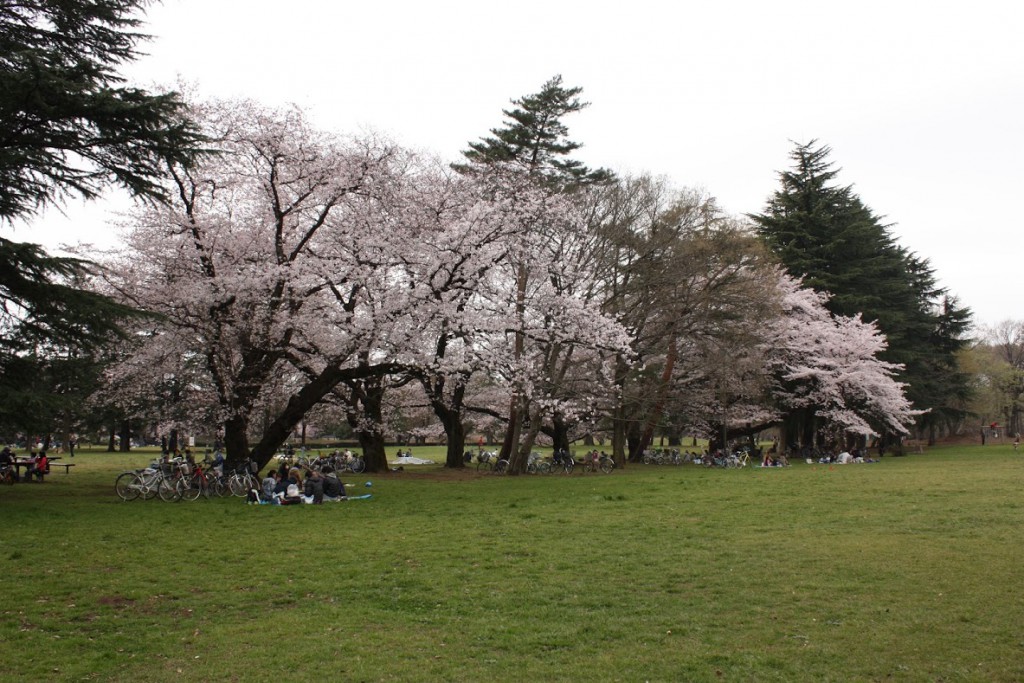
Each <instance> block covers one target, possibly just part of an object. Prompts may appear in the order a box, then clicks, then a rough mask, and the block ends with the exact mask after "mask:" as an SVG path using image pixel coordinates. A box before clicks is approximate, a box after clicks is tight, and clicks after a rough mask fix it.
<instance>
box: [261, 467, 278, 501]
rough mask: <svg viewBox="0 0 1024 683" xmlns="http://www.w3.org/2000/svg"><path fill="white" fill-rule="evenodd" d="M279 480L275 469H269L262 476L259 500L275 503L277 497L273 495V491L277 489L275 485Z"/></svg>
mask: <svg viewBox="0 0 1024 683" xmlns="http://www.w3.org/2000/svg"><path fill="white" fill-rule="evenodd" d="M280 482H281V475H280V473H279V472H278V471H277V470H270V471H269V472H267V476H265V477H263V482H262V485H261V489H262V491H261V492H260V500H261V501H262V502H266V503H276V502H277V497H276V496H275V495H274V492H275V491H276V490H277V485H278V484H279V483H280Z"/></svg>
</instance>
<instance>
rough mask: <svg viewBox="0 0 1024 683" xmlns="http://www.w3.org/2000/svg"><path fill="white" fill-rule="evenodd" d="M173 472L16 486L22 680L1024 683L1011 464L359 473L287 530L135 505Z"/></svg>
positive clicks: (2, 561)
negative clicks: (124, 493) (118, 484)
mask: <svg viewBox="0 0 1024 683" xmlns="http://www.w3.org/2000/svg"><path fill="white" fill-rule="evenodd" d="M414 450H415V454H416V455H417V456H420V457H433V458H435V459H437V460H438V461H440V460H442V459H443V454H442V453H441V451H440V450H436V451H430V450H428V449H424V448H417V449H414ZM147 461H148V455H147V454H132V455H121V454H103V453H98V452H95V453H88V452H87V453H81V454H79V455H78V457H76V458H75V462H76V463H77V466H76V467H75V468H73V471H72V473H71V474H68V475H65V474H63V473H61V471H58V470H55V471H54V473H53V474H51V475H50V477H49V478H48V481H47V482H46V483H44V484H25V485H22V484H19V485H15V486H12V487H4V488H3V489H0V514H2V516H3V520H4V532H3V536H2V538H3V542H2V550H0V569H2V572H3V577H4V579H5V589H4V591H3V593H2V596H3V597H2V600H0V603H2V604H0V652H2V654H3V658H2V659H3V665H2V666H0V679H2V680H11V681H25V680H67V681H83V680H100V681H168V680H174V681H271V680H274V681H282V680H288V681H291V680H296V681H304V680H310V681H321V680H344V681H794V680H799V681H889V680H896V681H1020V680H1024V599H1022V597H1021V591H1020V589H1021V586H1022V583H1024V581H1022V579H1024V568H1022V559H1024V550H1022V539H1024V500H1022V496H1024V493H1022V491H1024V453H1014V452H1013V451H1012V450H1011V449H1010V447H1009V446H996V447H985V448H982V447H959V448H947V449H935V450H932V451H931V452H929V453H928V454H925V455H912V456H908V457H904V458H886V459H885V460H884V461H883V462H881V463H878V464H869V465H848V466H838V465H835V466H828V465H813V466H812V465H805V464H802V463H801V464H797V465H794V466H793V467H791V468H788V469H771V470H761V469H746V470H739V471H736V470H705V469H703V468H699V467H695V466H692V465H690V466H682V467H670V466H643V465H635V466H630V467H629V468H628V469H627V470H625V471H616V472H614V473H613V474H611V475H602V474H587V475H583V474H573V475H570V476H565V475H550V476H523V477H498V476H493V475H477V473H476V472H475V471H470V472H449V471H445V470H444V469H442V468H440V467H438V466H421V467H406V468H405V471H404V472H400V473H391V474H386V475H374V476H361V477H353V476H352V475H349V476H348V477H347V481H348V482H350V483H353V484H355V485H356V486H354V487H353V488H352V489H351V490H352V491H354V492H356V493H363V492H372V494H373V497H372V498H371V499H369V500H362V501H349V502H347V503H336V504H325V505H322V506H312V505H306V506H298V507H284V508H282V507H275V506H247V505H245V504H244V503H243V502H241V500H240V499H237V498H225V499H214V500H202V499H201V500H199V501H197V502H193V503H188V502H181V503H164V502H161V501H159V500H153V501H134V502H130V503H124V502H121V501H120V500H119V499H117V497H116V496H115V495H114V491H113V480H114V477H115V475H116V473H117V472H119V471H121V470H123V469H125V468H127V467H130V466H136V465H139V464H144V463H145V462H147ZM368 480H370V481H372V482H373V486H372V488H369V489H367V488H365V487H364V484H365V482H366V481H368Z"/></svg>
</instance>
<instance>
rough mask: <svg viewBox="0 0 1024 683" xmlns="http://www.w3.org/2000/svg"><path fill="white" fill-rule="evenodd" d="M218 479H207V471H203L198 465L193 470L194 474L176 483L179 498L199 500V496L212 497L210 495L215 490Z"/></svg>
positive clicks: (183, 477)
mask: <svg viewBox="0 0 1024 683" xmlns="http://www.w3.org/2000/svg"><path fill="white" fill-rule="evenodd" d="M216 481H217V479H216V478H215V477H207V476H206V471H205V470H203V468H202V466H201V465H196V466H195V467H194V468H192V472H191V473H190V474H188V475H186V476H182V477H180V478H178V480H177V481H176V482H175V487H176V488H177V489H178V497H179V498H182V499H184V500H198V499H199V496H200V495H202V496H205V497H207V498H209V497H210V493H211V492H212V491H213V490H214V487H215V486H216V484H215V483H214V482H216Z"/></svg>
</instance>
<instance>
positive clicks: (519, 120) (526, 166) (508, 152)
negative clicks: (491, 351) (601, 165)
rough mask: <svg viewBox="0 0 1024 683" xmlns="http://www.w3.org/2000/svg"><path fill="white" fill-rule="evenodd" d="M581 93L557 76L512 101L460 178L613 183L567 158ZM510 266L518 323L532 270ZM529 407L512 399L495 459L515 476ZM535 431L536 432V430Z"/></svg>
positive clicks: (519, 351)
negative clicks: (495, 171) (514, 173)
mask: <svg viewBox="0 0 1024 683" xmlns="http://www.w3.org/2000/svg"><path fill="white" fill-rule="evenodd" d="M582 91H583V90H582V88H579V87H576V88H566V87H565V86H563V85H562V77H561V76H555V77H554V78H552V79H550V80H548V81H547V82H546V83H544V85H543V86H542V87H541V89H540V92H538V93H536V94H533V95H526V96H524V97H522V98H521V99H517V100H512V104H513V105H514V107H513V108H512V109H504V110H502V113H503V114H504V115H505V117H506V118H507V119H508V121H507V123H506V125H505V126H504V127H502V128H492V129H491V134H492V136H493V137H485V138H483V139H481V140H480V141H479V142H471V143H469V149H468V150H466V151H464V152H463V156H465V158H466V159H467V161H468V162H469V163H467V164H454V165H453V167H454V168H455V170H457V171H459V172H461V173H467V174H473V173H481V172H485V171H487V170H489V169H492V168H495V167H509V166H510V167H512V168H513V169H517V170H518V171H520V172H522V173H525V174H526V175H527V176H528V177H529V178H530V179H531V181H532V182H536V183H538V184H539V185H540V186H542V187H544V188H545V189H546V190H547V191H550V192H553V193H570V192H572V191H573V190H576V189H579V188H580V187H582V186H586V185H593V184H596V183H604V182H609V181H611V180H612V179H613V178H614V175H613V174H612V173H611V172H610V171H608V170H606V169H591V168H589V167H587V166H586V165H584V164H583V163H582V162H581V161H579V160H577V159H572V158H570V156H569V155H570V154H572V153H573V152H575V151H576V150H578V149H579V148H580V147H581V146H582V144H581V143H578V142H574V141H572V140H570V139H569V138H568V135H569V129H568V127H567V126H566V125H565V123H564V122H563V119H564V118H565V117H566V116H568V115H569V114H574V113H576V112H579V111H581V110H583V109H584V108H586V107H587V103H585V102H582V101H580V99H579V94H580V93H581V92H582ZM533 229H536V227H535V228H533ZM512 265H513V268H514V271H515V287H516V290H517V296H516V310H517V313H518V314H519V316H520V320H522V315H523V312H524V310H525V305H524V301H525V297H526V291H527V285H528V281H529V279H530V277H531V273H530V264H528V263H526V262H524V261H522V260H520V261H519V262H518V263H514V264H512ZM525 342H526V340H525V336H524V334H523V333H522V331H517V332H516V335H515V342H514V344H515V346H514V351H513V354H514V357H515V358H516V360H518V359H519V358H521V357H522V356H523V353H524V347H525ZM528 404H529V401H528V399H527V398H526V397H525V396H519V395H513V397H512V399H511V404H510V406H509V415H508V427H507V431H506V434H505V439H504V442H503V443H502V447H501V453H500V454H499V458H501V459H509V460H510V462H511V464H512V471H513V472H514V473H518V472H522V471H525V467H526V455H527V451H528V450H529V447H530V445H531V444H529V443H527V444H526V445H525V447H523V448H522V449H520V430H521V428H522V426H523V421H524V419H526V416H527V414H528V410H529V405H528ZM533 426H534V427H535V428H536V427H538V425H536V424H535V425H533ZM527 442H529V438H528V439H527ZM517 449H520V450H517Z"/></svg>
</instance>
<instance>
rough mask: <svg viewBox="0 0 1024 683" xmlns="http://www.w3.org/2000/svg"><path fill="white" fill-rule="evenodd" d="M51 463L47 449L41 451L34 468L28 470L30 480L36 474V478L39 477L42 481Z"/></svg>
mask: <svg viewBox="0 0 1024 683" xmlns="http://www.w3.org/2000/svg"><path fill="white" fill-rule="evenodd" d="M49 463H50V460H49V459H48V458H47V457H46V451H39V455H37V456H36V462H35V465H34V466H33V467H32V469H30V470H29V471H28V478H29V480H31V479H32V477H33V475H34V476H35V477H36V478H38V479H39V481H42V480H43V475H44V474H46V468H47V466H48V465H49Z"/></svg>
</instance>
